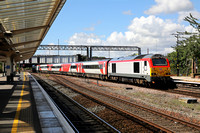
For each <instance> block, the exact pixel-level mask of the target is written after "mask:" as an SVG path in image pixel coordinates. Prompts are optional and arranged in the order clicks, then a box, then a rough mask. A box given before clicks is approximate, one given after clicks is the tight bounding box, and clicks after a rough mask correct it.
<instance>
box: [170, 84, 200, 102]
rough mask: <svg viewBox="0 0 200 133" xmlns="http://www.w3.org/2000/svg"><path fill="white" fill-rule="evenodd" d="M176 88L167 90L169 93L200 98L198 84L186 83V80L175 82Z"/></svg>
mask: <svg viewBox="0 0 200 133" xmlns="http://www.w3.org/2000/svg"><path fill="white" fill-rule="evenodd" d="M176 84H177V87H178V88H177V89H171V90H167V91H168V92H171V93H176V94H182V95H186V96H192V97H196V98H200V88H199V84H195V83H193V84H187V82H184V83H181V82H177V83H176Z"/></svg>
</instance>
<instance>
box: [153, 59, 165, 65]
mask: <svg viewBox="0 0 200 133" xmlns="http://www.w3.org/2000/svg"><path fill="white" fill-rule="evenodd" d="M152 62H153V65H154V66H167V61H166V59H165V58H154V59H152Z"/></svg>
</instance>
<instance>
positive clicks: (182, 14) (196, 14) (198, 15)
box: [178, 11, 200, 23]
mask: <svg viewBox="0 0 200 133" xmlns="http://www.w3.org/2000/svg"><path fill="white" fill-rule="evenodd" d="M190 13H191V14H192V16H193V17H195V18H197V19H200V12H198V11H187V12H179V13H178V14H179V17H178V22H179V23H180V22H182V21H183V20H184V18H185V17H186V16H189V15H190Z"/></svg>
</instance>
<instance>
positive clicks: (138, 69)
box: [134, 62, 140, 73]
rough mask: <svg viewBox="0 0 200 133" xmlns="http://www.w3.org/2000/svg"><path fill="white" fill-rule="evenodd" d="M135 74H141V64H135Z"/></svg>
mask: <svg viewBox="0 0 200 133" xmlns="http://www.w3.org/2000/svg"><path fill="white" fill-rule="evenodd" d="M134 73H140V64H139V62H134Z"/></svg>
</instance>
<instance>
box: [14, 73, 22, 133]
mask: <svg viewBox="0 0 200 133" xmlns="http://www.w3.org/2000/svg"><path fill="white" fill-rule="evenodd" d="M23 76H24V79H23V86H22V90H21V94H20V99H19V103H18V106H17V110H16V114H15V119H14V122H13V126H12V131H11V133H16V132H17V128H18V122H19V115H20V110H21V104H22V97H23V93H24V88H25V85H24V84H25V82H24V81H26V78H25V72H24V73H23Z"/></svg>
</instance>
